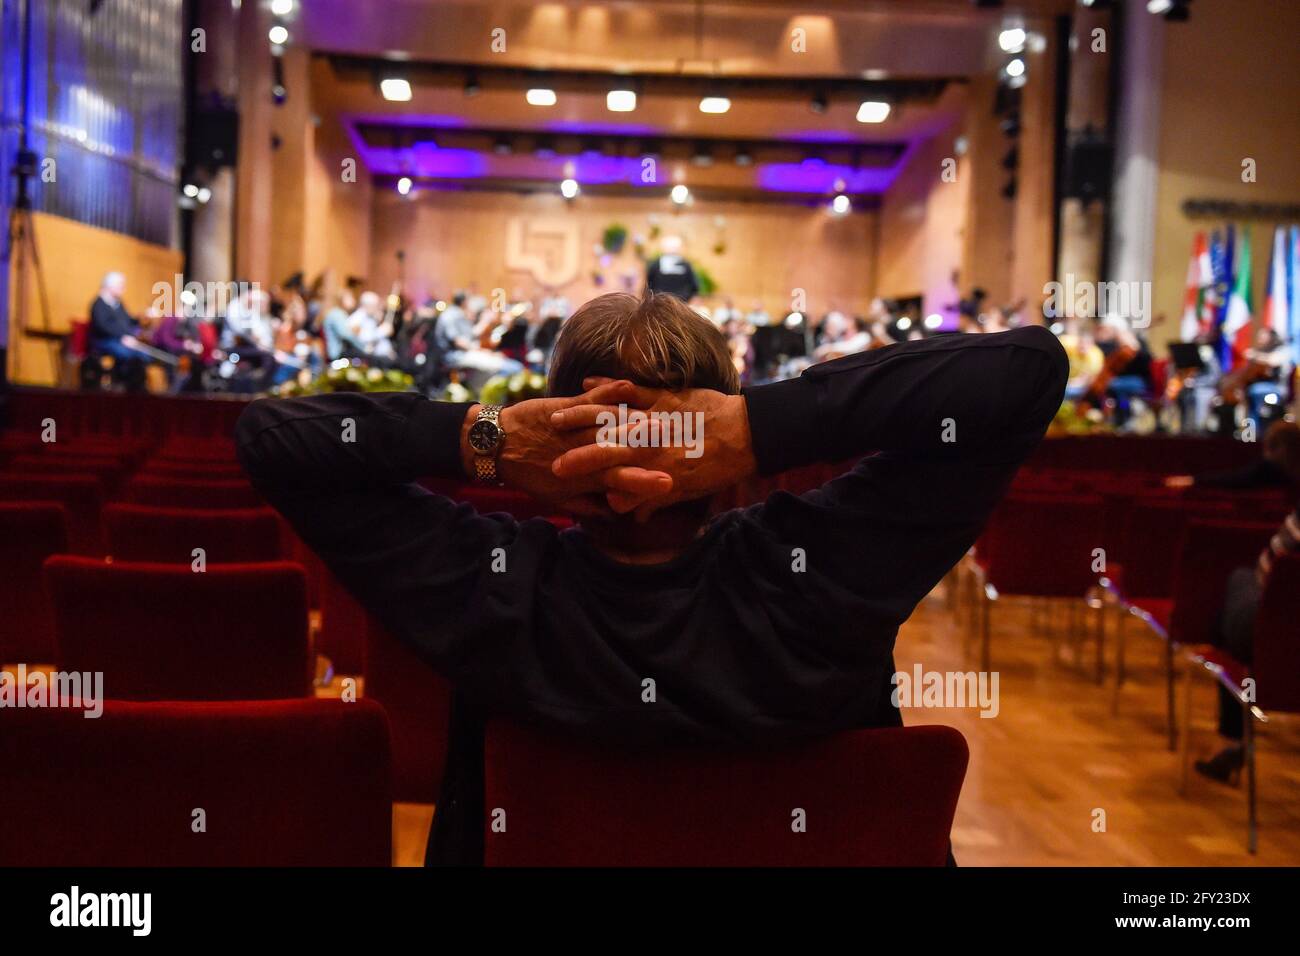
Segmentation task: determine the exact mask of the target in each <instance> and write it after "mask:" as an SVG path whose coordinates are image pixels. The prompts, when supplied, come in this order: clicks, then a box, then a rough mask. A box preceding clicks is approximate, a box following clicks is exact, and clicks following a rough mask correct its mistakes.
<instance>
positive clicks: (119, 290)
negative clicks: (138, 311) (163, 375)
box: [90, 272, 153, 391]
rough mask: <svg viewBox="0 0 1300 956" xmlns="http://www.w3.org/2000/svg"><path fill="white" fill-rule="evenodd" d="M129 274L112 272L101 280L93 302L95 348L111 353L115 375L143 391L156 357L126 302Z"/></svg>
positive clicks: (91, 314)
mask: <svg viewBox="0 0 1300 956" xmlns="http://www.w3.org/2000/svg"><path fill="white" fill-rule="evenodd" d="M125 294H126V276H125V275H123V274H122V273H120V272H110V273H108V274H107V275H106V276H104V280H103V282H101V283H100V287H99V295H98V296H97V297H96V298H95V301H94V302H92V303H91V305H90V344H91V352H92V353H94V354H98V355H109V356H112V358H113V359H114V361H115V363H116V364H115V368H114V377H115V378H117V379H118V380H119V381H121V382H122V383H123V384H125V385H126V388H127V390H128V391H142V390H143V389H144V385H145V374H144V369H145V365H146V364H147V363H148V362H150V361H151V360H152V358H153V356H151V355H150V354H149V349H148V346H147V345H146V344H145V343H144V342H143V341H142V339H141V336H142V335H143V334H144V330H143V328H142V325H141V323H140V322H138V321H136V320H135V319H134V318H132V317H131V314H130V313H129V312H127V311H126V306H125V305H123V304H122V297H123V296H124V295H125Z"/></svg>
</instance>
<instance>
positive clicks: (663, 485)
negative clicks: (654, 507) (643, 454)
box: [601, 466, 673, 498]
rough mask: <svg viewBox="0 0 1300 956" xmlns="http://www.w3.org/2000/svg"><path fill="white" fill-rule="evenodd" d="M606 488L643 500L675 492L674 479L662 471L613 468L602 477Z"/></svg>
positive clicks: (629, 467)
mask: <svg viewBox="0 0 1300 956" xmlns="http://www.w3.org/2000/svg"><path fill="white" fill-rule="evenodd" d="M601 480H602V481H603V482H604V483H605V487H606V488H608V489H610V490H611V491H619V492H623V493H626V494H629V495H636V496H639V497H641V498H652V497H656V496H658V495H666V494H668V492H670V491H672V490H673V479H672V478H671V477H670V476H669V475H667V474H665V473H664V472H662V471H650V470H649V469H646V468H635V467H631V466H628V467H622V468H611V469H609V470H608V471H606V472H605V473H604V474H603V475H601Z"/></svg>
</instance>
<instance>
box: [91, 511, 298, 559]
mask: <svg viewBox="0 0 1300 956" xmlns="http://www.w3.org/2000/svg"><path fill="white" fill-rule="evenodd" d="M104 532H105V534H106V535H107V537H108V553H109V554H111V555H112V556H113V557H114V558H115V559H117V560H119V561H158V562H162V563H165V564H167V563H174V562H181V563H184V564H190V563H191V562H192V561H193V560H194V558H195V555H194V553H193V552H194V550H195V549H196V548H200V549H202V550H203V556H204V560H205V561H206V562H208V563H216V564H228V563H239V562H248V561H278V560H279V559H280V558H282V557H283V556H284V554H283V552H282V550H281V544H280V519H279V518H278V517H277V516H276V514H275V512H274V511H272V510H271V509H269V508H241V509H229V510H216V509H213V510H204V509H197V508H195V509H191V508H150V507H146V506H145V505H127V504H112V505H109V506H107V507H106V508H105V509H104Z"/></svg>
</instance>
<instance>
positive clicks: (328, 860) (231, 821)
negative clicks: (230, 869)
mask: <svg viewBox="0 0 1300 956" xmlns="http://www.w3.org/2000/svg"><path fill="white" fill-rule="evenodd" d="M106 686H107V687H111V686H112V685H111V683H110V684H108V685H106ZM0 767H3V768H4V775H5V785H4V786H2V787H0V820H3V821H4V825H5V827H6V828H7V829H9V830H11V831H12V832H11V835H10V836H8V837H6V838H5V839H3V840H0V866H15V867H16V866H78V867H80V866H389V865H390V864H391V862H392V836H391V834H392V803H391V800H392V798H391V795H390V793H389V786H388V776H389V752H388V733H387V729H386V727H385V724H384V715H383V712H382V711H381V710H380V709H379V707H378V706H376V705H374V704H372V703H369V702H367V701H365V700H361V701H357V702H355V703H342V702H340V701H336V700H292V701H290V700H275V701H240V702H237V703H206V702H205V703H176V702H167V703H147V704H146V703H131V702H126V701H115V700H110V701H107V702H106V703H105V704H104V709H103V714H102V716H100V717H99V718H97V719H87V718H86V717H84V716H83V713H82V711H80V710H68V709H63V710H58V709H48V708H46V709H22V710H18V709H13V708H6V709H5V710H2V711H0ZM196 810H202V811H203V822H204V826H205V829H204V830H203V831H202V832H195V821H196V816H195V811H196ZM19 835H21V838H19Z"/></svg>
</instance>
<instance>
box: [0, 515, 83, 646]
mask: <svg viewBox="0 0 1300 956" xmlns="http://www.w3.org/2000/svg"><path fill="white" fill-rule="evenodd" d="M67 550H68V513H67V511H66V510H65V509H64V507H63V506H62V505H61V504H58V503H57V502H53V501H19V502H0V608H2V609H3V610H2V611H0V666H3V665H5V664H17V663H20V662H25V663H31V664H38V663H39V664H53V663H54V662H55V661H56V660H57V659H58V651H57V650H56V645H55V643H54V611H53V608H51V607H50V601H49V598H48V597H47V596H46V594H45V583H44V581H43V580H42V578H41V565H42V564H44V563H45V559H46V558H48V557H49V556H50V555H52V554H59V553H61V552H64V551H67Z"/></svg>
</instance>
